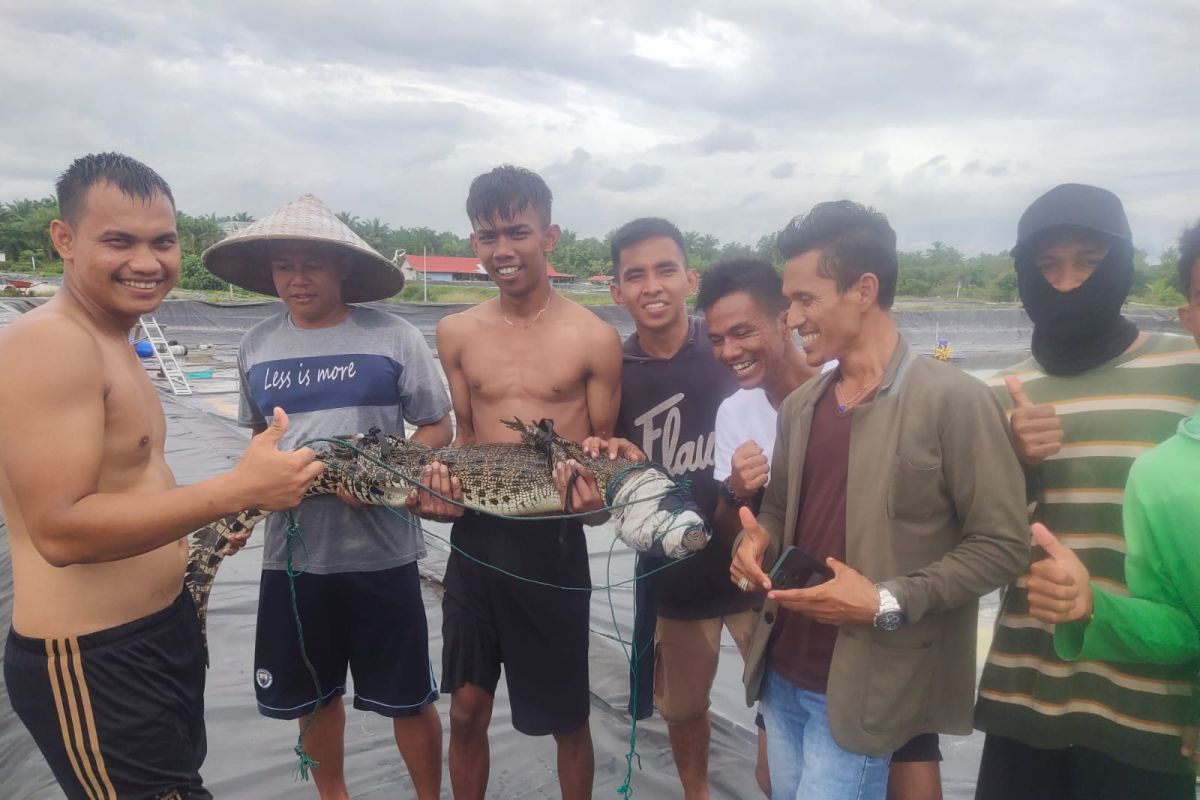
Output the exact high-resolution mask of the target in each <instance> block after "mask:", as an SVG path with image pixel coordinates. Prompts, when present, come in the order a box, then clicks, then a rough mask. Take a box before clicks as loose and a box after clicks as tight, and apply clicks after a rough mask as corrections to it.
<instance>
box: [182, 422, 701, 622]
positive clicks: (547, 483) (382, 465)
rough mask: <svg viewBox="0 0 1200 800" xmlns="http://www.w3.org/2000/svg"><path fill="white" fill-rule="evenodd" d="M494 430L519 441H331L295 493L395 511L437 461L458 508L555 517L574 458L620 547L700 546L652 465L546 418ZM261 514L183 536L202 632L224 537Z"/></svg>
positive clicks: (653, 550) (687, 514) (655, 550)
mask: <svg viewBox="0 0 1200 800" xmlns="http://www.w3.org/2000/svg"><path fill="white" fill-rule="evenodd" d="M504 424H505V425H507V426H508V427H510V428H511V429H512V430H514V431H516V432H517V433H518V434H520V437H521V441H520V442H512V443H493V444H471V445H466V446H462V447H439V448H431V447H428V446H426V445H424V444H421V443H420V442H414V441H412V440H408V439H403V438H400V437H397V436H393V435H391V434H385V433H381V432H380V431H378V430H377V429H373V430H371V431H369V432H368V433H365V434H361V433H360V434H353V435H348V436H339V437H336V439H335V440H334V441H333V442H331V443H330V444H329V446H328V447H327V448H324V449H323V450H322V451H321V452H319V453H318V455H317V458H318V459H319V460H320V461H322V462H323V463H324V464H325V470H324V471H323V472H322V473H321V475H320V476H318V478H317V480H316V481H315V482H314V483H313V486H312V487H311V488H310V489H309V490H308V491H307V492H306V493H305V497H315V496H318V495H327V494H335V493H336V492H337V491H338V489H339V488H341V489H343V490H344V491H345V492H346V493H347V494H349V495H350V496H351V497H353V498H354V499H356V500H358V501H359V502H361V503H364V504H367V505H377V506H388V507H392V508H403V507H404V502H405V500H406V498H407V497H408V495H409V492H410V491H411V489H412V488H413V486H414V485H417V482H418V481H419V479H420V475H421V469H422V468H423V467H424V466H425V465H427V464H429V463H431V462H433V461H438V462H440V463H442V464H445V465H446V467H447V468H448V469H449V470H450V473H451V474H452V475H454V476H456V477H457V478H458V479H459V483H460V485H461V488H462V494H463V500H462V504H463V505H464V506H465V507H466V508H469V509H472V510H474V511H478V512H480V513H484V514H498V515H504V516H515V517H535V516H541V515H547V514H561V513H563V504H562V499H561V497H560V495H559V493H558V489H557V487H556V486H555V484H554V467H555V466H556V465H557V464H559V463H561V462H563V461H566V460H574V461H576V462H578V463H579V464H580V465H582V466H583V467H585V468H587V469H588V470H590V471H591V472H592V473H593V474H594V475H595V476H596V484H597V487H598V488H599V490H600V492H601V494H602V496H603V497H604V498H605V501H606V504H607V505H608V506H610V507H611V508H612V514H613V519H614V527H615V528H616V533H617V538H618V539H620V540H621V541H623V542H624V543H626V544H627V545H629V546H630V547H632V548H634V549H635V550H638V551H639V552H645V553H650V554H653V555H664V556H666V557H668V558H672V559H678V558H683V557H684V556H687V555H688V554H690V553H692V552H695V551H697V550H700V549H701V548H703V547H704V546H705V545H706V544H707V543H708V540H709V538H710V537H711V531H710V530H709V527H708V525H707V523H706V522H705V519H704V516H703V514H702V513H701V512H700V510H699V509H698V508H697V507H696V505H695V503H694V502H693V501H692V499H691V495H690V492H688V491H687V489H686V486H681V485H679V484H677V483H676V481H675V480H674V479H672V478H671V476H670V475H669V474H667V472H666V470H664V469H663V468H662V467H661V466H659V465H656V464H652V463H649V462H635V461H629V460H627V459H623V458H618V459H615V460H614V459H610V458H608V457H607V456H601V457H599V458H592V457H591V456H589V455H587V454H586V453H584V451H583V448H582V447H580V446H579V445H578V444H576V443H575V442H571V441H569V440H566V439H563V438H562V437H560V436H557V435H555V433H554V424H553V421H551V420H541V421H540V422H538V423H536V424H533V425H527V424H525V423H523V422H521V421H520V420H511V421H505V423H504ZM270 513H271V512H269V511H263V510H261V509H256V508H251V509H246V510H245V511H242V512H240V513H238V514H233V515H230V516H227V517H223V518H222V519H219V520H217V521H216V522H213V523H212V524H210V525H206V526H204V527H203V528H200V529H199V530H197V531H195V532H194V533H192V534H191V537H190V545H189V549H188V566H187V574H186V579H185V583H186V585H187V587H188V591H189V592H190V594H191V596H192V600H193V602H194V604H195V606H196V613H197V615H198V616H199V618H200V624H201V628H202V629H203V628H204V627H205V623H206V620H207V608H208V597H209V593H210V591H211V589H212V583H213V580H214V578H215V577H216V574H217V570H218V568H219V567H220V566H221V563H222V561H223V560H224V558H225V556H226V554H227V552H228V550H227V546H228V544H229V536H230V535H231V534H235V533H244V532H247V531H250V530H251V529H252V528H254V526H256V525H257V524H258V523H260V522H261V521H262V520H263V519H265V518H266V517H267V516H269V515H270Z"/></svg>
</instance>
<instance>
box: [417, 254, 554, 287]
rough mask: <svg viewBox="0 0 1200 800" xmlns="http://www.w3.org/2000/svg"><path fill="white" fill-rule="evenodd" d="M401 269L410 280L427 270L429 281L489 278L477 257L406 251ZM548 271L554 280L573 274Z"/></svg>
mask: <svg viewBox="0 0 1200 800" xmlns="http://www.w3.org/2000/svg"><path fill="white" fill-rule="evenodd" d="M401 269H403V270H404V272H405V275H406V277H407V278H408V279H410V280H421V279H422V278H423V277H424V273H425V272H426V271H428V273H429V274H428V278H429V280H430V281H486V280H489V278H488V274H487V270H485V269H484V268H483V264H480V263H479V259H477V258H462V257H459V256H419V255H414V254H412V253H408V254H406V255H405V256H404V264H403V265H402V267H401ZM549 273H550V277H551V278H552V279H555V280H556V282H561V281H569V280H572V279H573V276H571V275H568V274H566V273H564V272H559V271H558V270H556V269H555V268H554V267H553V266H549Z"/></svg>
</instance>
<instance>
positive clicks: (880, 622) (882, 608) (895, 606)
mask: <svg viewBox="0 0 1200 800" xmlns="http://www.w3.org/2000/svg"><path fill="white" fill-rule="evenodd" d="M875 589H876V590H877V591H878V592H879V610H878V611H876V612H875V627H876V628H879V630H881V631H894V630H897V629H899V627H900V626H901V625H903V624H904V612H903V611H902V610H901V609H900V601H898V600H897V599H896V596H895V595H894V594H892V592H891V590H890V589H888V588H887V587H885V586H884V585H883V584H882V583H877V584H875Z"/></svg>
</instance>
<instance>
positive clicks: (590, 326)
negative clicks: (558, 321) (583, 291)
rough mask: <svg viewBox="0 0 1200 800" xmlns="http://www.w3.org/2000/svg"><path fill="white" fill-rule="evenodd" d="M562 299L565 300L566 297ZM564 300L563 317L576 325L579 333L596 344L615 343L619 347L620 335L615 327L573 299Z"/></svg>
mask: <svg viewBox="0 0 1200 800" xmlns="http://www.w3.org/2000/svg"><path fill="white" fill-rule="evenodd" d="M563 299H564V300H566V298H563ZM566 302H567V305H566V306H565V310H564V312H563V318H564V319H567V320H569V321H570V322H572V323H574V324H576V325H578V330H579V332H580V334H581V335H583V336H584V337H586V338H587V339H588V340H589V341H591V342H592V343H594V344H596V345H597V346H608V345H611V344H615V345H616V346H617V347H620V345H621V335H620V334H619V333H617V329H616V328H614V327H613V326H612V325H609V324H608V323H607V322H605V321H604V320H602V319H600V318H599V317H598V316H596V315H595V314H594V313H593V312H592V311H591V310H590V309H588V308H587V307H586V306H582V305H580V304H579V303H576V302H575V301H574V300H567V301H566Z"/></svg>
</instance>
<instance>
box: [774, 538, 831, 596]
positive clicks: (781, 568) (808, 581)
mask: <svg viewBox="0 0 1200 800" xmlns="http://www.w3.org/2000/svg"><path fill="white" fill-rule="evenodd" d="M768 577H770V579H771V587H772V588H774V589H802V588H804V587H806V586H816V585H817V584H818V583H823V582H824V581H827V580H829V579H830V578H832V577H833V572H832V571H831V570H830V569H829V567H827V566H826V565H825V564H824V563H823V562H821V561H818V560H817V559H815V558H813V557H812V556H810V555H809V554H808V553H806V552H804V551H803V550H801V549H799V548H798V547H793V546H791V545H789V546H788V547H786V548H785V549H784V551H783V553H782V554H781V555H780V556H779V560H778V561H776V562H775V566H773V567H771V572H770V573H769V575H768Z"/></svg>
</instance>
